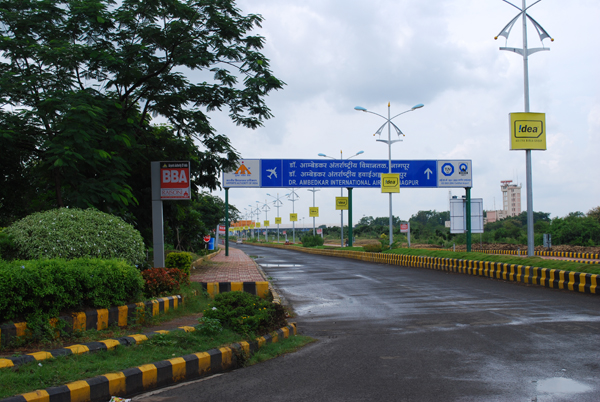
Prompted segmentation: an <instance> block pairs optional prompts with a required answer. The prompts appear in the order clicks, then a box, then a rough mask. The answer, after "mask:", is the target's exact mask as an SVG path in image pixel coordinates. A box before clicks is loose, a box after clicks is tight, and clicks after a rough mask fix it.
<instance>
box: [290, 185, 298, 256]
mask: <svg viewBox="0 0 600 402" xmlns="http://www.w3.org/2000/svg"><path fill="white" fill-rule="evenodd" d="M290 197H291V198H290ZM298 198H300V197H299V196H298V194H296V191H295V190H294V189H293V188H292V189H290V193H289V194H288V200H290V201H291V202H292V213H296V208H295V206H296V201H298ZM292 243H294V244H295V243H296V221H293V222H292Z"/></svg>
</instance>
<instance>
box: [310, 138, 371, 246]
mask: <svg viewBox="0 0 600 402" xmlns="http://www.w3.org/2000/svg"><path fill="white" fill-rule="evenodd" d="M364 153H365V151H358V152H357V153H355V154H354V155H352V156H351V157H349V158H346V160H348V159H350V158H354V157H355V156H358V155H360V154H364ZM319 156H322V157H323V158H330V159H337V158H334V157H333V156H328V155H325V154H319ZM340 160H344V157H343V153H342V151H341V150H340ZM351 191H352V189H351V188H348V194H350V192H351ZM343 196H344V189H343V188H340V197H343ZM348 208H351V206H350V205H348ZM351 213H352V212H350V209H349V210H348V214H351ZM340 215H341V217H342V218H341V225H340V237H341V239H342V247H344V210H340ZM348 225H349V226H348V227H349V228H350V235H352V228H351V225H352V222H348ZM348 243H349V244H352V238H350V239H349V240H348Z"/></svg>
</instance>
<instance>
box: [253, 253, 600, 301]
mask: <svg viewBox="0 0 600 402" xmlns="http://www.w3.org/2000/svg"><path fill="white" fill-rule="evenodd" d="M256 245H258V246H260V247H273V248H281V249H285V250H293V251H298V252H304V253H309V254H318V255H327V256H332V257H341V258H352V259H357V260H362V261H368V262H375V263H380V264H390V265H402V266H408V267H415V268H429V269H436V270H441V271H448V272H455V273H461V274H467V275H476V276H485V277H489V278H494V279H502V280H505V281H512V282H522V283H526V284H532V285H538V286H544V287H548V288H553V289H564V290H570V291H574V292H580V293H591V294H597V293H598V290H597V285H598V282H600V281H599V279H598V277H599V275H597V274H586V273H581V272H573V271H563V270H559V269H549V268H538V267H532V266H528V265H517V264H506V263H498V262H490V261H475V260H462V259H455V258H438V257H427V256H409V255H401V254H387V253H386V254H382V253H368V252H364V251H345V250H327V249H311V248H299V247H290V246H282V245H275V244H256Z"/></svg>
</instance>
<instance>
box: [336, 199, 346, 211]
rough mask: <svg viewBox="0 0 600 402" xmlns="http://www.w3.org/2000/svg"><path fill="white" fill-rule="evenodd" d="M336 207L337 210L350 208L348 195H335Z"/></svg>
mask: <svg viewBox="0 0 600 402" xmlns="http://www.w3.org/2000/svg"><path fill="white" fill-rule="evenodd" d="M335 209H336V210H338V211H339V210H342V211H343V210H347V209H348V197H335Z"/></svg>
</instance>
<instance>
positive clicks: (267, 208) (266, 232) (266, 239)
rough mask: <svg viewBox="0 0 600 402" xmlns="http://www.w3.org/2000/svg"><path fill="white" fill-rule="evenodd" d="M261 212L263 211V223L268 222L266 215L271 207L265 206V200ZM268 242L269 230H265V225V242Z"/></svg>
mask: <svg viewBox="0 0 600 402" xmlns="http://www.w3.org/2000/svg"><path fill="white" fill-rule="evenodd" d="M262 210H263V211H265V222H266V221H268V220H269V217H268V216H267V213H268V212H269V211H270V210H271V207H270V206H269V204H267V200H265V203H264V204H263V206H262ZM268 240H269V229H267V225H266V224H265V241H268Z"/></svg>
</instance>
